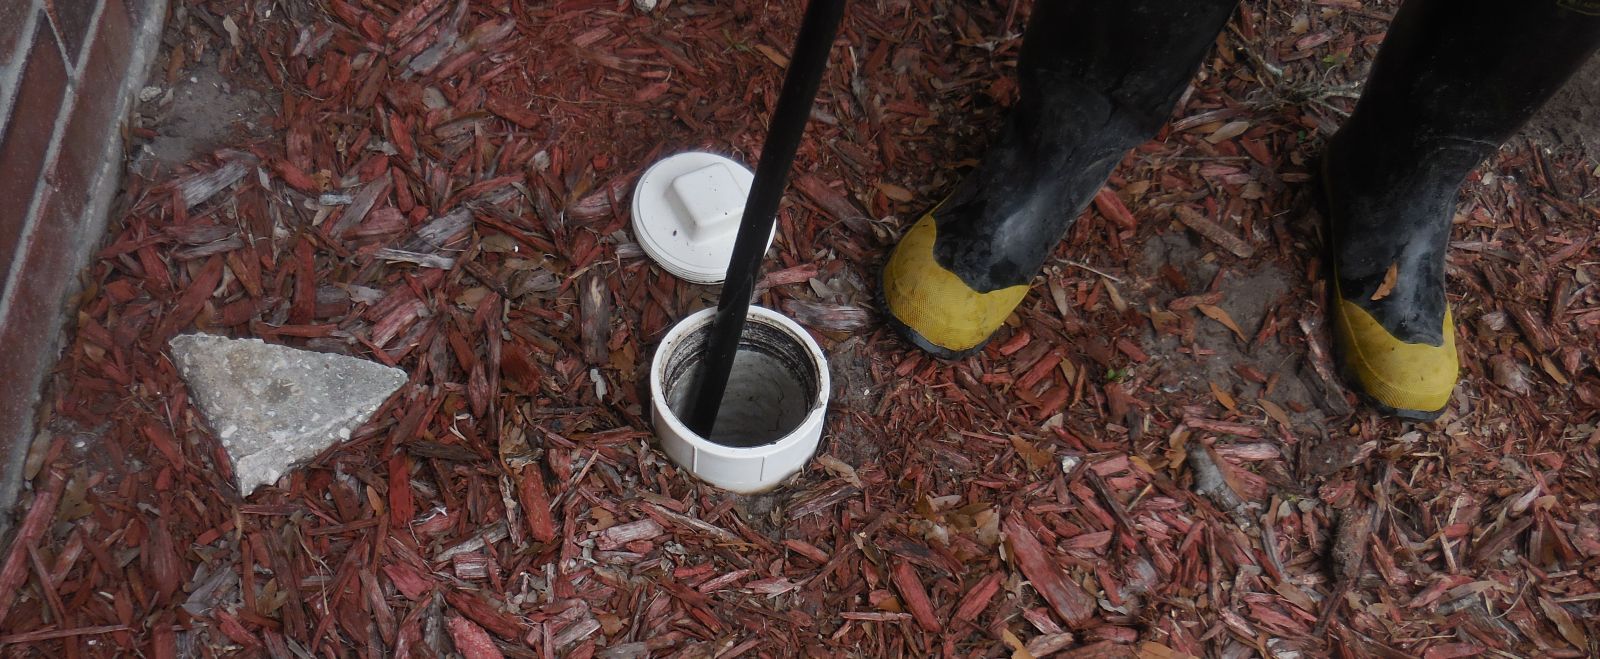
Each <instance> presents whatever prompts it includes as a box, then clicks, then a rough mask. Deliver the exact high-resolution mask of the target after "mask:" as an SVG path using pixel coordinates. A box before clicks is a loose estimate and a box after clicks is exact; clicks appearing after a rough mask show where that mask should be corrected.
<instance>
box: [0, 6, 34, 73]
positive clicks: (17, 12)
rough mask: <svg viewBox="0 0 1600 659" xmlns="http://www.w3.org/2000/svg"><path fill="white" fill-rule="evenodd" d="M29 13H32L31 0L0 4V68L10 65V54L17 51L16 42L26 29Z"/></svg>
mask: <svg viewBox="0 0 1600 659" xmlns="http://www.w3.org/2000/svg"><path fill="white" fill-rule="evenodd" d="M30 11H33V2H32V0H5V1H4V2H0V66H7V65H10V64H11V53H12V52H13V51H15V50H16V49H17V40H18V39H21V38H22V31H23V30H24V29H27V27H28V20H27V19H28V12H30Z"/></svg>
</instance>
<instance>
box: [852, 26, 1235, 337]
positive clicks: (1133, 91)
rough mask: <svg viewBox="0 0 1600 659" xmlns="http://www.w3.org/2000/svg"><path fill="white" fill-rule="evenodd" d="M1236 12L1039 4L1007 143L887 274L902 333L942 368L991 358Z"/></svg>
mask: <svg viewBox="0 0 1600 659" xmlns="http://www.w3.org/2000/svg"><path fill="white" fill-rule="evenodd" d="M1235 4H1237V0H1129V1H1127V2H1115V1H1111V0H1040V1H1039V2H1036V3H1035V4H1034V12H1033V15H1032V17H1031V18H1030V19H1029V21H1028V28H1027V32H1026V34H1025V35H1024V37H1023V44H1022V53H1021V59H1020V61H1019V62H1018V82H1019V87H1020V89H1021V97H1020V99H1019V100H1018V103H1017V107H1016V108H1015V109H1013V111H1012V113H1011V116H1010V117H1009V118H1008V121H1007V123H1006V127H1005V129H1004V131H1003V132H1002V134H1001V135H1000V138H999V140H998V141H997V142H996V143H995V144H994V146H992V147H991V148H990V149H989V151H988V152H987V153H986V154H985V155H984V157H983V161H982V163H981V164H980V165H979V166H978V167H977V169H976V170H974V171H973V172H972V173H971V174H970V175H968V176H967V177H966V179H965V180H963V181H962V183H961V184H960V185H959V186H958V187H957V188H956V190H955V192H954V193H952V194H951V196H950V197H949V198H948V199H947V200H945V202H944V203H942V204H940V205H939V207H937V208H935V209H934V210H933V211H932V212H931V213H930V214H929V216H928V217H924V218H922V219H921V220H920V221H919V222H918V223H917V224H916V225H915V226H913V227H912V229H911V230H910V231H908V232H907V234H906V235H905V237H903V238H902V240H901V243H900V244H899V245H897V246H896V248H895V251H894V253H893V254H892V255H891V256H890V260H889V263H888V264H887V265H886V266H885V268H884V272H883V282H882V283H883V293H884V302H885V305H886V307H887V311H888V316H889V318H890V319H891V324H893V325H894V326H895V327H896V328H897V329H899V330H900V331H901V333H902V334H904V335H905V336H906V337H907V338H908V339H910V340H911V341H912V342H913V343H916V344H917V345H918V346H920V347H922V348H924V349H926V350H928V351H930V352H932V353H934V354H936V355H938V356H941V357H946V358H954V357H959V356H963V355H965V354H969V353H971V352H973V351H975V350H977V349H978V348H981V347H982V345H983V343H984V342H986V341H987V340H988V338H989V337H990V336H991V335H992V334H993V333H994V331H995V330H997V329H999V327H1000V325H1001V324H1002V323H1003V322H1004V321H1005V318H1006V317H1007V316H1008V315H1010V313H1011V311H1012V310H1013V309H1014V308H1015V307H1016V305H1017V304H1019V303H1020V302H1021V301H1022V298H1023V297H1024V296H1025V295H1026V294H1027V290H1028V285H1029V283H1030V282H1031V281H1032V280H1033V277H1034V275H1036V274H1038V272H1039V269H1040V267H1041V266H1042V265H1043V263H1044V260H1045V258H1046V257H1047V256H1048V255H1049V254H1050V251H1051V250H1052V249H1053V248H1054V247H1055V245H1056V243H1058V242H1060V240H1061V238H1062V236H1064V235H1065V234H1066V232H1067V230H1068V229H1069V228H1070V227H1071V225H1072V222H1073V220H1075V219H1076V218H1077V217H1078V215H1079V213H1081V212H1082V211H1083V209H1084V208H1085V207H1086V206H1087V205H1088V203H1089V201H1090V200H1091V199H1092V198H1093V197H1094V195H1095V193H1096V192H1097V191H1099V189H1100V186H1102V185H1104V184H1105V180H1106V178H1107V177H1108V176H1110V174H1111V170H1112V169H1113V168H1115V167H1116V166H1117V163H1119V162H1121V160H1122V158H1123V156H1124V155H1125V154H1126V153H1127V152H1128V150H1129V149H1132V148H1133V147H1135V146H1138V145H1139V144H1141V143H1143V142H1144V141H1146V140H1148V139H1150V138H1151V137H1152V136H1153V135H1155V133H1156V132H1157V131H1158V130H1160V128H1161V126H1162V125H1163V124H1164V123H1165V122H1166V121H1167V119H1168V117H1169V116H1170V115H1171V114H1172V109H1173V106H1174V105H1175V104H1176V103H1177V100H1178V97H1179V96H1180V95H1181V94H1182V93H1183V90H1184V88H1185V87H1186V86H1187V85H1188V82H1189V79H1190V78H1191V77H1192V76H1193V75H1194V72H1195V69H1196V68H1198V66H1199V63H1200V61H1201V58H1202V57H1203V56H1204V55H1205V53H1206V52H1207V51H1208V50H1209V49H1210V47H1211V44H1212V42H1213V41H1214V40H1215V39H1216V35H1217V33H1218V32H1219V31H1220V30H1221V29H1222V26H1223V24H1224V23H1225V22H1226V21H1227V19H1228V16H1229V15H1230V14H1231V13H1232V12H1233V8H1234V6H1235Z"/></svg>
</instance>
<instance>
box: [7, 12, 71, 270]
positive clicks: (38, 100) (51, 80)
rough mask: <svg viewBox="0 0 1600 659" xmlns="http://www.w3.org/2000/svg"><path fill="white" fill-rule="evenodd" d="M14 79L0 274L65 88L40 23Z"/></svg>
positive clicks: (57, 53) (55, 52)
mask: <svg viewBox="0 0 1600 659" xmlns="http://www.w3.org/2000/svg"><path fill="white" fill-rule="evenodd" d="M20 82H21V84H20V86H19V87H18V89H17V100H16V104H15V105H13V106H12V110H11V119H10V122H9V125H8V126H6V132H5V136H4V137H3V138H0V277H4V276H5V273H7V272H9V271H10V270H11V261H12V259H13V256H14V254H15V252H16V250H17V241H18V238H19V237H20V236H21V233H22V229H23V227H24V226H26V224H27V220H28V218H27V215H28V206H29V200H30V199H31V198H32V197H33V190H34V186H35V185H36V184H37V183H38V181H39V174H40V173H41V172H42V171H44V166H45V164H46V163H45V156H47V155H48V152H49V150H50V138H51V134H52V133H53V132H54V130H55V124H56V116H57V113H58V112H59V111H60V109H61V101H62V97H63V93H64V92H65V91H66V87H67V71H66V68H65V65H64V63H63V62H62V61H61V50H60V49H59V48H57V47H56V39H55V35H54V34H52V33H51V30H50V26H49V25H48V24H46V23H44V22H40V23H39V24H38V25H36V26H35V29H34V40H33V45H32V47H31V48H30V49H29V53H28V60H27V62H26V65H25V67H24V68H23V71H22V78H21V81H20ZM11 286H12V282H9V281H7V282H4V285H0V295H3V294H4V291H5V290H6V289H8V288H10V287H11Z"/></svg>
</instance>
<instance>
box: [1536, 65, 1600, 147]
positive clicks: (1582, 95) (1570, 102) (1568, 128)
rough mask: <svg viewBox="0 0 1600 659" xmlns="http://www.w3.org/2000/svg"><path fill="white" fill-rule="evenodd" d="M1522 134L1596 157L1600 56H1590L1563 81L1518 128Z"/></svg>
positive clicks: (1599, 124) (1599, 142)
mask: <svg viewBox="0 0 1600 659" xmlns="http://www.w3.org/2000/svg"><path fill="white" fill-rule="evenodd" d="M1522 136H1523V137H1526V138H1528V139H1530V140H1533V141H1534V142H1537V143H1539V144H1542V145H1544V146H1547V147H1550V148H1552V149H1559V148H1571V149H1577V150H1579V151H1581V152H1582V153H1583V155H1584V156H1586V157H1588V158H1591V159H1600V57H1591V58H1590V59H1589V63H1588V64H1586V65H1585V66H1584V67H1583V69H1581V70H1579V71H1578V74H1577V75H1575V76H1573V77H1572V79H1571V80H1569V81H1567V85H1566V86H1565V87H1562V88H1561V91H1560V92H1557V93H1556V95H1555V98H1552V99H1550V102H1549V103H1548V104H1546V105H1545V106H1544V108H1543V109H1542V110H1540V111H1539V113H1538V114H1537V115H1534V117H1533V120H1532V121H1530V122H1528V126H1527V127H1526V128H1524V129H1522Z"/></svg>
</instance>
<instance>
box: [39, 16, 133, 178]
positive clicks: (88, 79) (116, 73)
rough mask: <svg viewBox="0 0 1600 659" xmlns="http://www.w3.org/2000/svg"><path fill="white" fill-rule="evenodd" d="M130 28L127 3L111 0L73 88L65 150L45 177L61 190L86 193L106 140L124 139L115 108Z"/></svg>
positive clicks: (63, 137)
mask: <svg viewBox="0 0 1600 659" xmlns="http://www.w3.org/2000/svg"><path fill="white" fill-rule="evenodd" d="M131 29H132V28H131V26H130V25H129V23H128V13H127V9H126V8H124V7H123V6H122V3H121V2H115V1H113V2H109V3H107V4H106V9H105V11H104V12H102V13H101V15H100V27H99V30H98V31H97V32H95V34H94V43H93V44H92V45H91V46H90V48H89V52H88V54H87V59H86V61H85V62H84V66H83V70H82V72H81V74H80V78H79V81H78V85H77V87H76V89H75V90H74V94H75V95H76V99H75V101H74V103H75V105H74V106H73V109H72V116H71V117H69V118H68V119H67V124H66V127H65V128H64V130H63V131H62V134H61V151H60V153H59V154H58V155H57V159H56V163H55V166H54V167H53V168H51V170H50V173H49V174H47V175H46V177H45V180H46V181H48V182H49V183H50V185H51V186H53V187H55V188H56V190H58V191H59V192H61V193H64V194H83V193H87V192H88V184H89V181H90V177H91V176H92V175H93V174H94V172H95V171H96V170H98V169H99V168H100V166H101V165H102V164H103V161H104V155H105V149H106V141H107V140H111V139H120V133H119V131H118V130H117V127H118V123H119V122H118V121H117V119H118V117H115V116H113V113H114V112H115V111H116V109H117V98H118V96H119V95H120V92H121V91H122V82H123V79H124V76H125V75H126V74H127V73H128V51H129V50H130V49H131V48H132V41H131V33H130V31H131Z"/></svg>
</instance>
